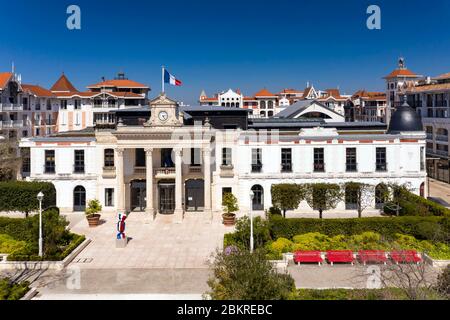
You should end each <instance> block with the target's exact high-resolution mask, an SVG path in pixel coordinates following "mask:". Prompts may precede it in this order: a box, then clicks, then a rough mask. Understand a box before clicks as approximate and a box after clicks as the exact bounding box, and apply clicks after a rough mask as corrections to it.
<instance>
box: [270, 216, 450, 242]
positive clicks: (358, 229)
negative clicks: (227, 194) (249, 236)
mask: <svg viewBox="0 0 450 320" xmlns="http://www.w3.org/2000/svg"><path fill="white" fill-rule="evenodd" d="M425 222H426V223H427V232H424V230H423V223H425ZM269 226H270V232H271V236H272V239H277V238H280V237H283V238H287V239H292V238H293V237H294V236H295V235H298V234H304V233H310V232H319V233H322V234H325V235H327V236H337V235H348V236H351V235H354V234H361V233H363V232H366V231H373V232H376V233H379V234H380V235H381V236H383V237H384V238H385V239H387V240H389V239H395V235H396V234H397V233H401V234H408V235H412V236H414V237H415V238H418V239H420V240H436V239H435V238H434V235H432V234H431V232H430V230H432V229H434V228H435V229H436V230H438V229H439V230H440V233H441V235H442V237H443V239H439V240H440V241H448V240H449V239H450V222H449V219H448V217H393V218H383V217H376V218H358V219H313V218H294V219H283V218H281V217H279V216H270V220H269ZM430 237H433V238H430Z"/></svg>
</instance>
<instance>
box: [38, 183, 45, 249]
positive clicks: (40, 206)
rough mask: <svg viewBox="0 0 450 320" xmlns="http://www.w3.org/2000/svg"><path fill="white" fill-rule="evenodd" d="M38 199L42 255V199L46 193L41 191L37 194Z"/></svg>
mask: <svg viewBox="0 0 450 320" xmlns="http://www.w3.org/2000/svg"><path fill="white" fill-rule="evenodd" d="M37 199H38V201H39V257H42V199H44V194H43V193H42V192H41V191H39V193H38V194H37Z"/></svg>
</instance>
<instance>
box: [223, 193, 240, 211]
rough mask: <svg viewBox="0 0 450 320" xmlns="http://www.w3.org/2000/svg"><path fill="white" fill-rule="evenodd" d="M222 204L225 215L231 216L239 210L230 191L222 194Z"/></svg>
mask: <svg viewBox="0 0 450 320" xmlns="http://www.w3.org/2000/svg"><path fill="white" fill-rule="evenodd" d="M222 206H223V207H224V208H225V215H227V216H232V215H234V213H235V212H236V211H238V210H239V206H238V203H237V199H236V197H235V196H234V194H232V193H231V192H227V193H225V194H224V195H223V198H222Z"/></svg>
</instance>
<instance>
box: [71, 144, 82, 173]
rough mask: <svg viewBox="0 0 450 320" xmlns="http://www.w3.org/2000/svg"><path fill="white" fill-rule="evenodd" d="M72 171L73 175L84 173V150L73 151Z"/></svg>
mask: <svg viewBox="0 0 450 320" xmlns="http://www.w3.org/2000/svg"><path fill="white" fill-rule="evenodd" d="M74 159H75V163H74V169H73V171H74V172H75V173H83V172H84V150H75V152H74Z"/></svg>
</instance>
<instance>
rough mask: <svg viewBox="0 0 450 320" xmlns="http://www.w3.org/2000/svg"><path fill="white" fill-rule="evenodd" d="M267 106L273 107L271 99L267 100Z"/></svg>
mask: <svg viewBox="0 0 450 320" xmlns="http://www.w3.org/2000/svg"><path fill="white" fill-rule="evenodd" d="M267 107H268V108H269V109H272V108H273V101H272V100H270V101H269V102H267Z"/></svg>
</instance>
